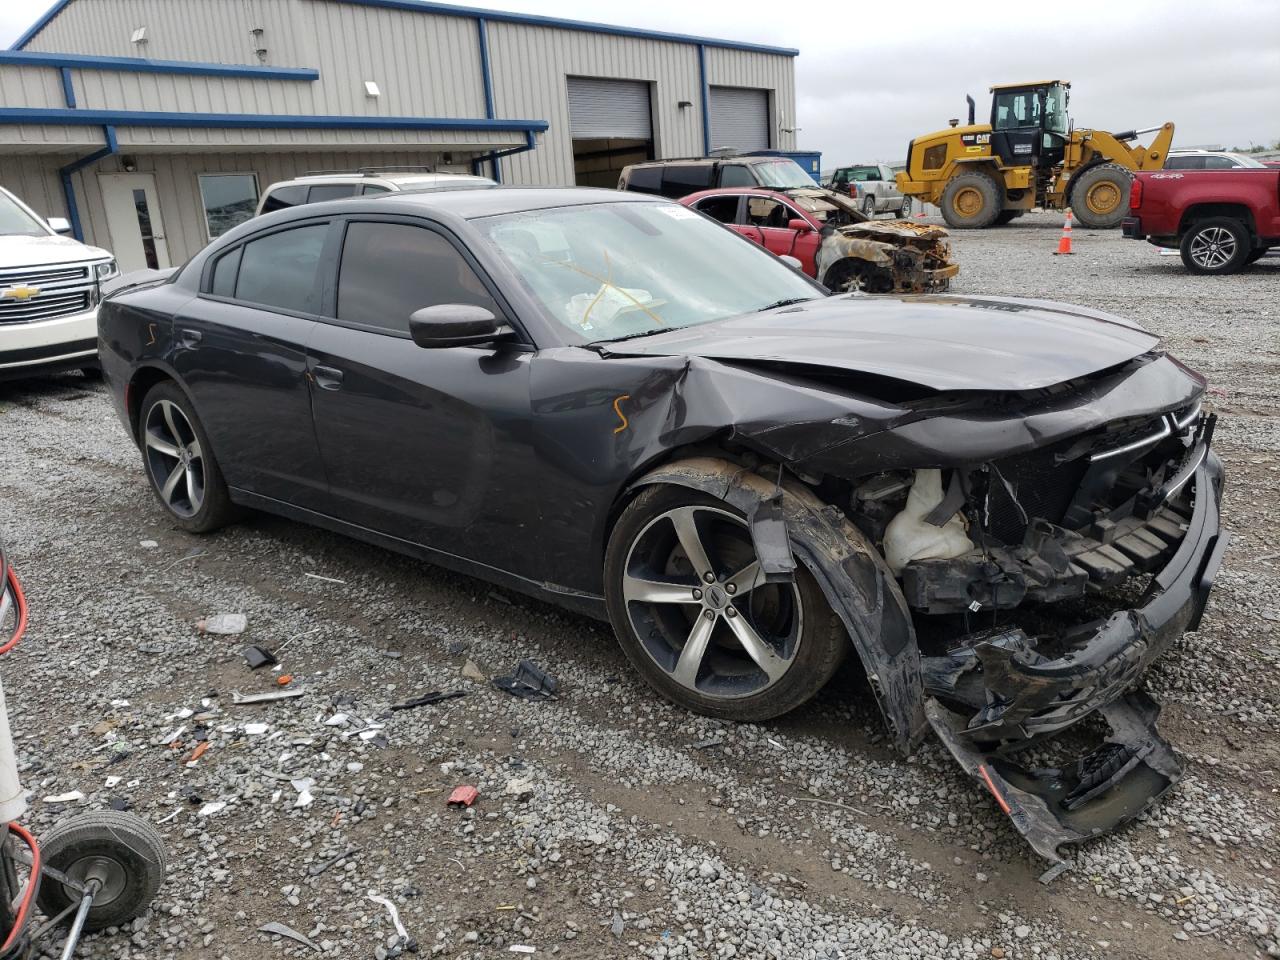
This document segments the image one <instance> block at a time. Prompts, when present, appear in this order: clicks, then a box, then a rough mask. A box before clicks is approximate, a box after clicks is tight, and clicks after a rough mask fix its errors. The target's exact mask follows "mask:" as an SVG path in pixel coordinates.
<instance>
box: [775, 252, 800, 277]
mask: <svg viewBox="0 0 1280 960" xmlns="http://www.w3.org/2000/svg"><path fill="white" fill-rule="evenodd" d="M778 259H779V260H781V261H782V262H783V263H785V264H786V265H787V266H788V267H790V268H791V269H792V270H799V271H800V272H802V273H803V272H804V264H803V263H801V262H800V261H799V260H797V259H796V258H795V257H793V256H791V255H790V254H786V253H784V254H782V256H780V257H778Z"/></svg>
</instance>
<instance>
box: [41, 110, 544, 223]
mask: <svg viewBox="0 0 1280 960" xmlns="http://www.w3.org/2000/svg"><path fill="white" fill-rule="evenodd" d="M102 133H103V136H104V137H106V140H107V145H106V146H105V147H103V148H102V149H101V150H98V151H95V152H94V153H91V154H89V155H88V156H87V157H81V158H80V159H79V160H73V161H72V162H71V163H68V164H67V165H66V166H65V167H63V168H62V169H61V170H59V171H58V173H59V175H60V176H61V177H62V195H63V197H65V198H66V201H67V219H68V220H70V221H71V233H72V235H73V236H74V237H75V238H76V239H77V240H79V241H80V242H81V243H84V230H83V229H81V227H80V209H79V207H77V206H76V189H75V187H74V186H73V185H72V183H71V175H72V174H73V173H77V172H78V171H80V170H83V169H84V168H85V167H87V166H90V165H92V164H95V163H97V162H98V161H99V160H101V159H102V158H103V157H109V156H111V155H112V154H114V153H118V152H119V151H120V144H119V143H117V142H116V128H115V127H103V128H102ZM530 136H532V134H530Z"/></svg>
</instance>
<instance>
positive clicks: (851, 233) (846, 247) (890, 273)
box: [816, 220, 960, 293]
mask: <svg viewBox="0 0 1280 960" xmlns="http://www.w3.org/2000/svg"><path fill="white" fill-rule="evenodd" d="M824 233H825V236H824V237H823V240H822V245H821V246H820V247H819V248H818V254H817V257H816V264H817V274H818V276H819V277H829V278H831V280H830V282H828V283H827V286H829V287H830V288H831V289H832V290H834V291H835V292H837V293H841V292H851V291H854V290H862V291H863V292H866V293H935V292H939V291H943V290H946V289H947V287H948V286H949V285H950V282H951V278H952V277H954V276H955V275H956V274H957V273H959V272H960V266H959V265H958V264H956V263H953V262H952V260H951V244H950V242H949V240H948V239H947V238H948V236H949V235H948V233H947V231H946V230H945V229H944V228H942V227H937V226H931V225H929V224H923V223H919V224H918V223H912V222H910V221H907V220H867V221H865V222H863V223H851V224H846V225H843V226H837V227H833V228H830V229H829V230H827V231H824ZM854 264H858V265H859V266H858V267H857V268H856V269H855V268H853V265H854Z"/></svg>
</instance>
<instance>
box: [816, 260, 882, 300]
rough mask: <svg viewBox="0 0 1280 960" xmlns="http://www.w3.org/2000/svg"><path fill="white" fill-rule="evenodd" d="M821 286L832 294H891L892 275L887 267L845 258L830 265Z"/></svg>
mask: <svg viewBox="0 0 1280 960" xmlns="http://www.w3.org/2000/svg"><path fill="white" fill-rule="evenodd" d="M822 285H823V286H824V287H826V288H827V289H828V290H830V291H831V292H832V293H892V292H893V274H892V273H890V272H889V269H888V268H887V267H881V266H877V265H876V264H874V263H868V262H867V261H866V260H856V259H854V258H853V257H846V258H845V259H843V260H837V261H836V262H835V263H833V264H832V265H831V269H829V270H828V271H827V275H826V276H825V277H823V278H822Z"/></svg>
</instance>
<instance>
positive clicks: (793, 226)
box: [787, 217, 813, 233]
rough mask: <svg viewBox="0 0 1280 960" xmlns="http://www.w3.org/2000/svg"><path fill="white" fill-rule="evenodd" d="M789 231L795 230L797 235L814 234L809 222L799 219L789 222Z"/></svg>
mask: <svg viewBox="0 0 1280 960" xmlns="http://www.w3.org/2000/svg"><path fill="white" fill-rule="evenodd" d="M787 229H788V230H794V231H795V232H796V233H813V226H812V224H810V223H809V221H808V220H801V219H800V218H799V217H797V218H796V219H795V220H788V221H787Z"/></svg>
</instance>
